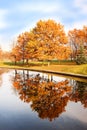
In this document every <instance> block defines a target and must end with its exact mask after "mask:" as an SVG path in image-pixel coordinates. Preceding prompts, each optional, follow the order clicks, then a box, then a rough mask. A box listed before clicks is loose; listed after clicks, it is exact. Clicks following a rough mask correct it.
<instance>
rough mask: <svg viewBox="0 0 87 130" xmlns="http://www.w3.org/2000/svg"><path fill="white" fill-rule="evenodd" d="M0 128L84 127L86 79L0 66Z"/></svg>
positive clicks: (81, 129)
mask: <svg viewBox="0 0 87 130" xmlns="http://www.w3.org/2000/svg"><path fill="white" fill-rule="evenodd" d="M0 130H87V82H86V81H85V82H82V81H78V80H75V79H72V78H69V77H68V78H67V77H62V76H58V75H52V74H45V73H39V72H32V71H28V70H26V71H25V70H4V69H0Z"/></svg>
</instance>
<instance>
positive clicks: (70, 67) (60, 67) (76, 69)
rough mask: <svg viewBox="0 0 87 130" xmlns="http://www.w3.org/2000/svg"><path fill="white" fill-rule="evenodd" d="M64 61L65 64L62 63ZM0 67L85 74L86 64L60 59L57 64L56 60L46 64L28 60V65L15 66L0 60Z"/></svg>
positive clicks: (19, 64) (86, 71)
mask: <svg viewBox="0 0 87 130" xmlns="http://www.w3.org/2000/svg"><path fill="white" fill-rule="evenodd" d="M64 63H65V64H64ZM0 67H6V68H14V69H15V68H23V69H28V68H29V69H40V70H52V71H60V72H66V73H75V74H83V75H87V64H83V65H76V64H75V63H74V62H70V61H67V62H64V61H62V62H61V64H59V63H58V62H57V61H56V62H55V61H52V62H50V65H49V66H48V62H30V63H29V65H22V63H18V64H17V65H16V66H15V65H14V63H11V62H0Z"/></svg>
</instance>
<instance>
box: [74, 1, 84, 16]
mask: <svg viewBox="0 0 87 130" xmlns="http://www.w3.org/2000/svg"><path fill="white" fill-rule="evenodd" d="M74 5H75V6H76V7H77V8H79V9H80V10H81V12H82V13H85V14H87V0H74Z"/></svg>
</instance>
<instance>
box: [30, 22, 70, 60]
mask: <svg viewBox="0 0 87 130" xmlns="http://www.w3.org/2000/svg"><path fill="white" fill-rule="evenodd" d="M32 33H33V34H34V39H35V41H37V46H38V52H39V55H40V56H39V59H42V60H44V59H45V60H46V59H47V60H51V59H53V58H57V59H65V58H68V56H69V54H70V49H69V47H68V46H67V42H68V41H67V36H66V34H65V32H64V26H63V25H61V24H60V23H56V22H55V21H54V20H47V21H42V20H40V21H39V22H38V23H37V24H36V27H35V28H33V29H32Z"/></svg>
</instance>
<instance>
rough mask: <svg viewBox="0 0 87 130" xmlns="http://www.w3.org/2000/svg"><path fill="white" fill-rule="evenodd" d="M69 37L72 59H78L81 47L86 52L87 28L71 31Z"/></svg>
mask: <svg viewBox="0 0 87 130" xmlns="http://www.w3.org/2000/svg"><path fill="white" fill-rule="evenodd" d="M68 37H69V43H70V46H71V49H72V55H71V58H74V59H76V57H77V55H78V51H79V50H80V48H81V46H82V48H84V51H85V45H86V46H87V28H86V27H85V26H84V27H83V29H73V30H70V31H69V33H68Z"/></svg>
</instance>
